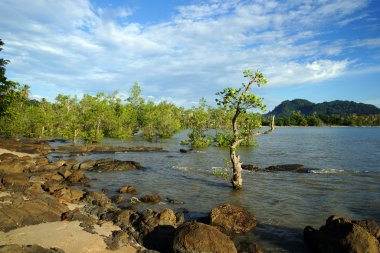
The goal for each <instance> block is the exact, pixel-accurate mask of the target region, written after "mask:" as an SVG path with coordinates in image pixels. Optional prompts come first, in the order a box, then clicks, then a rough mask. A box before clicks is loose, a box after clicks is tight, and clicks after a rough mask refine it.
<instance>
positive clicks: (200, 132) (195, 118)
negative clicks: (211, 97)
mask: <svg viewBox="0 0 380 253" xmlns="http://www.w3.org/2000/svg"><path fill="white" fill-rule="evenodd" d="M209 119H210V117H209V107H208V106H207V105H206V100H205V99H204V98H202V99H200V101H199V105H198V107H193V108H192V110H191V113H190V114H189V127H190V129H191V132H190V133H189V134H188V135H187V136H188V138H189V139H187V140H184V141H182V142H181V144H183V145H190V146H192V147H193V148H205V147H208V146H210V144H211V142H212V138H211V137H210V136H208V135H207V134H206V132H207V130H208V126H209Z"/></svg>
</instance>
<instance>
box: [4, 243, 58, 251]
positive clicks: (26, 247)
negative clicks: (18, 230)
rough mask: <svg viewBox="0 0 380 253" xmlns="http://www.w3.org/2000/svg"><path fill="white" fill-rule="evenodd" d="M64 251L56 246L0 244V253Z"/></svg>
mask: <svg viewBox="0 0 380 253" xmlns="http://www.w3.org/2000/svg"><path fill="white" fill-rule="evenodd" d="M15 252H17V253H65V252H64V251H63V250H61V249H57V248H50V249H46V248H43V247H41V246H39V245H35V244H33V245H17V244H10V245H1V246H0V253H15Z"/></svg>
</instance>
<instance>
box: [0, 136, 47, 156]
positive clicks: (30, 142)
mask: <svg viewBox="0 0 380 253" xmlns="http://www.w3.org/2000/svg"><path fill="white" fill-rule="evenodd" d="M0 147H2V148H5V149H8V150H11V151H16V152H23V153H29V154H40V155H46V154H48V153H50V151H51V147H50V145H49V143H48V142H47V141H44V140H36V139H11V138H10V139H3V138H2V139H0Z"/></svg>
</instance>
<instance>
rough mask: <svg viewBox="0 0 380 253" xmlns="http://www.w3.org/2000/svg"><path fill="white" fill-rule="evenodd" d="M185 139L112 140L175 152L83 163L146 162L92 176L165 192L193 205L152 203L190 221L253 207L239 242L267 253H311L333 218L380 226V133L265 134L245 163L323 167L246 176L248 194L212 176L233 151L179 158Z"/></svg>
mask: <svg viewBox="0 0 380 253" xmlns="http://www.w3.org/2000/svg"><path fill="white" fill-rule="evenodd" d="M185 134H186V133H185V132H182V133H180V134H178V135H176V136H175V137H173V138H171V139H169V140H163V141H162V142H159V143H147V142H144V141H142V140H133V141H128V142H121V141H118V140H112V139H107V140H105V143H106V144H110V145H117V146H136V145H146V146H162V147H164V148H165V149H167V150H168V151H169V152H167V153H132V152H131V153H117V154H96V155H91V156H87V157H78V160H87V159H101V158H107V157H112V158H116V159H120V160H133V161H138V162H140V163H141V164H142V165H143V166H144V167H145V169H143V170H136V171H128V172H107V173H90V174H89V176H90V177H91V178H96V179H98V180H96V181H93V182H92V183H91V184H92V185H93V187H94V188H95V189H107V190H109V194H110V195H111V196H112V195H117V193H116V191H117V190H118V189H119V188H120V187H121V186H122V185H123V184H125V183H128V184H131V185H133V186H135V187H136V188H137V190H138V192H139V193H141V194H147V193H158V194H160V195H161V196H163V197H166V198H169V199H178V200H181V201H184V202H185V204H184V205H170V204H164V203H160V204H158V205H150V206H149V205H148V206H149V207H151V208H153V209H161V208H164V207H170V208H172V209H174V210H180V209H183V208H185V209H187V210H189V213H188V214H187V218H197V217H202V216H206V215H207V214H208V213H209V211H210V209H211V208H212V207H215V206H216V205H218V204H222V203H232V204H237V205H240V206H243V207H246V208H247V209H248V210H249V211H250V212H252V213H254V214H255V215H256V216H257V219H258V221H259V225H258V227H257V228H256V230H254V231H253V232H250V233H248V234H246V235H244V236H240V238H237V240H250V241H256V242H258V243H259V245H260V246H262V247H264V248H265V250H266V252H267V251H268V252H308V251H307V247H306V246H305V245H304V244H303V237H302V230H303V228H304V227H305V226H307V225H311V226H314V227H316V228H318V227H319V226H321V225H322V224H323V223H324V222H325V220H326V218H327V217H328V216H330V215H332V214H338V215H344V216H347V217H351V218H354V219H362V218H369V219H374V220H376V221H377V223H378V224H380V183H379V182H380V165H379V164H380V155H379V154H380V128H350V127H346V128H329V127H326V128H278V129H276V131H275V132H274V133H273V134H270V135H265V136H259V137H258V138H257V143H258V144H259V145H258V147H256V148H241V149H239V151H238V153H239V154H240V155H241V159H242V161H243V162H244V163H246V164H256V165H258V166H259V167H266V166H270V165H275V164H287V163H300V164H304V165H305V166H306V167H307V168H314V169H315V170H312V171H311V173H305V174H304V173H290V172H278V173H268V172H256V173H253V172H248V171H245V172H244V175H243V179H244V182H243V187H244V190H243V191H241V192H234V191H232V190H231V187H230V184H229V182H228V180H226V179H223V178H221V177H216V176H214V175H213V173H212V170H213V167H218V168H221V169H222V170H224V168H225V167H226V164H225V161H224V159H223V158H227V157H228V149H226V148H217V147H210V148H207V149H202V150H199V151H197V152H191V153H187V154H182V153H179V149H180V148H183V146H180V145H179V142H180V140H182V139H184V138H185ZM226 171H227V172H228V170H226ZM145 207H147V206H146V205H144V206H141V208H145Z"/></svg>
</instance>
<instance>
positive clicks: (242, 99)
mask: <svg viewBox="0 0 380 253" xmlns="http://www.w3.org/2000/svg"><path fill="white" fill-rule="evenodd" d="M243 74H244V77H245V78H248V83H247V84H245V83H243V84H242V87H240V88H238V89H235V88H225V89H223V91H221V92H218V93H216V95H218V96H220V98H219V99H216V102H217V104H218V105H219V106H223V107H224V108H226V109H228V110H233V111H234V113H233V117H232V119H231V123H232V124H231V127H232V133H233V140H232V142H231V145H230V159H231V163H232V172H233V175H232V179H231V183H232V187H233V188H234V189H235V190H240V189H242V187H243V178H242V167H241V165H242V162H241V160H240V156H239V155H238V154H237V153H236V151H237V148H238V147H239V145H240V144H241V143H243V142H246V141H249V140H250V139H252V138H253V137H254V136H257V135H261V134H268V133H270V132H272V131H273V130H274V129H275V126H274V116H273V117H272V119H271V124H270V129H269V130H267V131H264V132H255V131H254V129H251V130H250V131H242V132H239V129H238V119H239V116H240V115H242V114H245V113H246V112H247V110H249V109H255V108H259V109H261V110H262V111H265V105H264V103H263V101H262V100H263V99H262V98H259V97H257V96H256V95H255V94H253V93H249V92H250V89H251V87H252V85H254V84H256V85H257V86H258V87H260V86H261V85H265V84H266V83H267V82H268V81H267V79H266V78H265V77H264V76H263V74H262V73H261V72H259V71H257V72H255V73H253V72H252V70H245V71H244V72H243Z"/></svg>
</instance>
